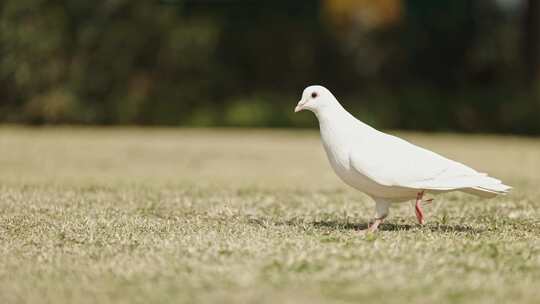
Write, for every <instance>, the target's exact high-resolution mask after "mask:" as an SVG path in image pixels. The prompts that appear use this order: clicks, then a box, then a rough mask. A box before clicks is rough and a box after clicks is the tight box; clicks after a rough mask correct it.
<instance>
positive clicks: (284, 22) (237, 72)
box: [0, 0, 540, 134]
mask: <svg viewBox="0 0 540 304" xmlns="http://www.w3.org/2000/svg"><path fill="white" fill-rule="evenodd" d="M0 55H1V56H0V122H3V123H24V124H32V125H42V124H97V125H171V126H246V127H306V126H313V125H314V124H315V123H316V122H315V119H313V117H311V115H307V114H305V113H302V114H296V115H294V114H293V112H292V111H293V108H294V106H295V104H296V102H297V101H298V99H299V98H300V94H301V92H302V90H303V89H304V87H306V86H307V85H311V84H322V85H324V86H326V87H328V88H329V89H331V90H332V91H333V92H334V94H335V95H336V96H337V97H338V99H339V100H340V101H341V102H342V103H343V104H344V105H345V106H346V107H347V108H348V109H349V110H350V111H351V112H353V113H354V114H355V115H356V116H357V117H359V118H360V119H361V120H363V121H365V122H367V123H370V124H373V125H374V126H376V127H381V128H399V129H416V130H430V131H465V132H499V133H521V134H540V3H539V1H535V0H529V1H526V0H478V1H466V0H437V1H433V0H407V1H405V0H403V1H401V0H377V1H374V0H356V1H354V0H319V1H315V0H305V1H240V0H237V1H218V0H215V1H193V0H191V1H174V0H167V1H165V0H163V1H150V0H147V1H133V0H101V1H99V0H96V1H74V0H71V1H69V0H66V1H60V0H2V1H1V2H0Z"/></svg>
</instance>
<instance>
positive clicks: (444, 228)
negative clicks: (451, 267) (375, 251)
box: [291, 221, 483, 233]
mask: <svg viewBox="0 0 540 304" xmlns="http://www.w3.org/2000/svg"><path fill="white" fill-rule="evenodd" d="M291 224H292V223H291ZM310 224H311V225H313V226H314V227H316V228H331V229H336V230H342V229H345V230H364V229H367V227H368V224H367V223H340V222H337V221H323V222H312V223H310ZM411 229H427V230H431V231H433V232H468V233H481V232H483V230H481V229H475V228H472V227H470V226H464V225H442V224H427V225H424V226H420V225H410V224H392V223H384V224H382V225H380V226H379V230H381V231H407V230H411Z"/></svg>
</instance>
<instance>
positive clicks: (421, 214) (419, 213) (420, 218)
mask: <svg viewBox="0 0 540 304" xmlns="http://www.w3.org/2000/svg"><path fill="white" fill-rule="evenodd" d="M423 196H424V191H420V192H418V194H417V195H416V205H415V206H414V211H415V212H416V218H417V219H418V223H419V224H420V225H424V210H422V205H421V203H422V197H423Z"/></svg>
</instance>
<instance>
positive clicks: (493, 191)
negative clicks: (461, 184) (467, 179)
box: [463, 183, 512, 198]
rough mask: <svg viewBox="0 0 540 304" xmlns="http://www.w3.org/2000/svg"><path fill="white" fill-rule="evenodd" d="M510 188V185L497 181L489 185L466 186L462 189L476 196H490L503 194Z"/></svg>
mask: <svg viewBox="0 0 540 304" xmlns="http://www.w3.org/2000/svg"><path fill="white" fill-rule="evenodd" d="M510 189H512V187H510V186H507V185H505V184H502V183H499V184H494V185H489V186H482V187H473V188H467V189H464V190H463V191H464V192H467V193H469V194H474V195H476V196H480V197H485V198H491V197H495V196H497V195H501V194H502V195H505V194H507V193H508V191H510Z"/></svg>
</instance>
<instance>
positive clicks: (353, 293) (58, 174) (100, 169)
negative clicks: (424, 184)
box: [0, 127, 540, 303]
mask: <svg viewBox="0 0 540 304" xmlns="http://www.w3.org/2000/svg"><path fill="white" fill-rule="evenodd" d="M400 135H403V136H405V137H406V138H408V139H410V140H412V141H413V142H415V143H418V144H421V145H423V146H426V147H428V148H431V149H434V150H436V151H438V152H441V153H443V154H445V155H447V156H450V157H452V158H455V159H457V160H460V161H463V162H465V163H467V164H469V165H472V166H474V167H475V168H477V169H479V170H482V171H485V172H489V173H490V174H493V175H495V176H497V177H499V178H502V179H503V180H504V181H505V182H507V183H509V184H511V185H513V186H515V187H516V189H515V191H513V192H512V194H510V195H509V196H506V197H500V198H496V199H493V200H489V201H484V200H479V199H477V198H475V197H472V196H467V195H462V194H447V195H444V196H439V197H437V200H436V203H435V204H434V205H433V206H432V207H431V208H430V209H428V210H427V214H428V224H427V225H426V226H425V227H419V226H417V225H415V222H414V213H413V211H412V208H411V206H410V205H409V204H403V205H401V206H399V207H396V208H394V209H393V210H392V213H391V217H390V218H389V221H388V222H387V224H385V225H384V226H383V227H382V228H383V231H381V232H380V233H378V234H376V235H369V236H361V235H360V234H359V233H358V231H357V230H358V228H361V227H363V226H365V223H366V221H367V219H368V218H369V217H370V215H371V214H372V213H373V211H372V208H373V205H372V202H371V201H370V200H369V199H368V198H367V197H365V196H364V195H362V194H360V193H358V192H356V191H354V190H351V189H348V188H347V187H346V186H344V185H343V184H342V183H341V182H340V181H339V180H338V179H337V177H335V176H334V174H333V173H332V172H331V169H330V168H329V165H328V164H327V161H326V159H325V156H324V154H323V151H322V148H321V146H320V143H319V139H318V134H316V133H315V132H305V131H304V132H301V131H235V130H229V131H224V130H181V129H155V130H144V129H112V130H111V129H68V128H61V129H21V128H10V127H3V128H0V168H1V170H0V210H1V212H0V255H1V258H0V302H1V303H84V302H88V303H113V302H114V303H148V302H160V303H172V302H174V303H182V302H183V303H194V302H198V303H276V302H280V303H327V302H332V303H349V302H350V303H358V302H364V301H366V302H367V301H369V302H377V303H396V302H400V303H401V302H416V303H494V302H498V303H502V302H512V303H514V302H523V303H537V301H538V298H540V289H539V288H538V286H539V285H540V223H539V221H538V218H539V215H540V189H539V186H538V185H539V184H540V140H538V139H533V138H530V139H528V138H515V137H494V136H457V135H423V134H400ZM396 157H399V155H396Z"/></svg>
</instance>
